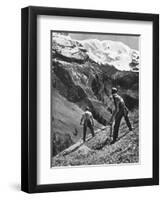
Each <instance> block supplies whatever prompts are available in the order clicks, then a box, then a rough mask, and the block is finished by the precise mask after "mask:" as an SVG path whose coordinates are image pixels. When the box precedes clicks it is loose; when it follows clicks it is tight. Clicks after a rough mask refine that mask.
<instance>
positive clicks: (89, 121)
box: [80, 107, 95, 142]
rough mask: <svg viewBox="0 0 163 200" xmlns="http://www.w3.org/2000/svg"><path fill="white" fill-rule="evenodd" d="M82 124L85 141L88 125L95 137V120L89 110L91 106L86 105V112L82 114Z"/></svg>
mask: <svg viewBox="0 0 163 200" xmlns="http://www.w3.org/2000/svg"><path fill="white" fill-rule="evenodd" d="M80 124H81V125H83V141H84V142H85V138H86V132H87V127H88V128H89V129H90V131H91V133H92V137H94V135H95V133H94V129H93V127H94V121H93V116H92V113H91V112H90V110H89V107H86V109H85V112H84V114H83V115H82V118H81V121H80Z"/></svg>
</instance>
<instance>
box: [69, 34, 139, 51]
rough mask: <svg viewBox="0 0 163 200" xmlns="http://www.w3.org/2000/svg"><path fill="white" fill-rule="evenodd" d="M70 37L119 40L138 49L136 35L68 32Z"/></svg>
mask: <svg viewBox="0 0 163 200" xmlns="http://www.w3.org/2000/svg"><path fill="white" fill-rule="evenodd" d="M69 35H70V37H71V38H72V39H76V40H85V39H98V40H113V41H121V42H123V43H124V44H126V45H128V46H129V47H130V48H132V49H135V50H139V39H140V36H138V35H122V34H106V33H105V34H99V33H98V34H94V33H93V34H92V33H69Z"/></svg>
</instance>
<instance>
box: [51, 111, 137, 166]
mask: <svg viewBox="0 0 163 200" xmlns="http://www.w3.org/2000/svg"><path fill="white" fill-rule="evenodd" d="M130 120H131V122H132V123H133V126H134V129H133V131H132V132H129V130H128V128H127V126H126V124H125V122H124V120H122V122H121V126H120V130H119V139H118V141H117V142H116V143H114V144H112V145H111V144H110V142H111V140H110V139H109V129H107V130H104V131H101V132H100V133H98V134H97V135H96V136H95V137H94V138H92V139H91V140H89V141H88V142H85V143H84V144H83V145H82V146H80V147H79V148H78V149H77V150H75V151H74V152H72V153H70V154H68V155H65V156H56V157H53V159H52V166H53V167H55V166H80V165H101V164H120V163H137V162H139V125H138V124H139V114H138V110H134V111H133V112H132V113H130Z"/></svg>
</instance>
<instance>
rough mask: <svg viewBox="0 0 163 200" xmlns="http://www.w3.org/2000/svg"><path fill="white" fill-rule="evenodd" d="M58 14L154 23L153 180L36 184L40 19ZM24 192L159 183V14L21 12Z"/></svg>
mask: <svg viewBox="0 0 163 200" xmlns="http://www.w3.org/2000/svg"><path fill="white" fill-rule="evenodd" d="M38 15H49V16H50V15H51V16H53V15H55V16H71V17H88V18H102V19H123V20H138V21H151V22H152V23H153V177H152V178H140V179H130V180H113V181H96V182H82V183H64V184H47V185H37V16H38ZM21 69H22V70H21V77H22V80H21V98H22V100H21V189H22V191H25V192H28V193H37V192H55V191H68V190H83V189H101V188H115V187H131V186H147V185H158V184H159V15H158V14H144V13H128V12H112V11H99V10H82V9H65V8H50V7H34V6H30V7H26V8H23V9H22V11H21Z"/></svg>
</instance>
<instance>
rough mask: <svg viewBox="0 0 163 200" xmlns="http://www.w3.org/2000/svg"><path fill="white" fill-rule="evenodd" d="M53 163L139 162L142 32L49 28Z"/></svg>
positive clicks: (65, 164)
mask: <svg viewBox="0 0 163 200" xmlns="http://www.w3.org/2000/svg"><path fill="white" fill-rule="evenodd" d="M50 36H51V49H50V53H51V58H50V59H51V72H50V73H51V167H66V166H67V167H73V166H75V167H77V166H80V167H84V166H90V165H91V166H94V165H102V166H104V165H107V166H108V165H113V164H114V165H119V164H123V165H128V164H139V163H140V152H141V151H140V141H139V139H140V133H139V96H140V95H139V71H140V68H141V66H140V62H141V57H140V35H133V34H121V33H119V34H117V33H116V34H114V33H100V32H99V33H93V32H92V33H90V32H69V31H59V30H51V35H50Z"/></svg>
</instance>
